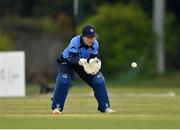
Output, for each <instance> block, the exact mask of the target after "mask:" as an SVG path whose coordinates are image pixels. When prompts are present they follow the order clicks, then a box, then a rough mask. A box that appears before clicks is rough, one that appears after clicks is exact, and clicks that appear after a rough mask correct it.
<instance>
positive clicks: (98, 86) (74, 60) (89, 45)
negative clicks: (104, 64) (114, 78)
mask: <svg viewBox="0 0 180 130" xmlns="http://www.w3.org/2000/svg"><path fill="white" fill-rule="evenodd" d="M98 49H99V44H98V41H97V40H96V32H95V29H94V28H93V27H92V26H90V25H87V26H85V27H84V28H83V29H82V34H81V35H78V36H75V37H74V38H72V40H71V42H70V44H69V45H68V47H67V48H66V49H65V50H64V51H63V53H62V54H60V55H59V56H58V58H57V62H58V65H59V73H58V76H57V78H56V84H55V89H54V95H53V101H52V110H53V114H60V113H61V112H62V111H63V109H64V103H65V100H66V97H67V94H68V90H69V86H70V85H71V80H72V77H71V75H72V74H71V73H72V70H74V71H75V72H76V73H77V74H78V75H79V76H80V77H81V78H82V79H83V80H84V81H85V82H86V83H87V84H88V85H89V86H90V87H91V88H92V89H93V92H94V95H95V98H96V100H97V102H98V110H99V111H100V112H103V113H111V112H114V111H113V110H112V109H111V108H110V103H109V98H108V94H107V90H106V84H105V79H104V77H103V74H102V73H101V72H100V69H101V61H100V60H99V59H98V58H97V56H98Z"/></svg>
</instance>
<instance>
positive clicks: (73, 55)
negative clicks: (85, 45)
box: [68, 52, 80, 64]
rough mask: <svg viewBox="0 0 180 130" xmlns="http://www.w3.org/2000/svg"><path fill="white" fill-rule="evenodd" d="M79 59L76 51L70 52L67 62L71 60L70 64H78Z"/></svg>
mask: <svg viewBox="0 0 180 130" xmlns="http://www.w3.org/2000/svg"><path fill="white" fill-rule="evenodd" d="M79 59H80V58H79V57H78V53H73V52H70V54H69V58H68V61H69V62H71V63H72V64H78V61H79Z"/></svg>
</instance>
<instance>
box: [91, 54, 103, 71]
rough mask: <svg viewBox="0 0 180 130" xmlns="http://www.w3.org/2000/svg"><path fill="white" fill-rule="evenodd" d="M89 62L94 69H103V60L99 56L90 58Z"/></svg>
mask: <svg viewBox="0 0 180 130" xmlns="http://www.w3.org/2000/svg"><path fill="white" fill-rule="evenodd" d="M89 64H90V65H91V66H92V68H93V69H94V70H97V71H99V70H100V69H101V61H100V60H99V59H98V58H97V57H95V58H93V59H90V60H89Z"/></svg>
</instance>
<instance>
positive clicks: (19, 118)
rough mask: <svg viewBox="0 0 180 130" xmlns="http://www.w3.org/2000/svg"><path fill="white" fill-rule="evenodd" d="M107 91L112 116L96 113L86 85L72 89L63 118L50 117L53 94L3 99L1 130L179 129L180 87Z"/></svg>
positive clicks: (126, 88)
mask: <svg viewBox="0 0 180 130" xmlns="http://www.w3.org/2000/svg"><path fill="white" fill-rule="evenodd" d="M28 91H33V90H28ZM108 91H109V93H110V101H111V105H112V108H113V109H114V110H115V111H116V112H115V113H112V114H103V113H100V112H98V111H97V103H96V100H95V98H94V97H93V96H91V95H90V93H91V89H90V88H89V87H87V86H83V87H82V86H81V87H76V86H74V87H73V88H72V89H71V90H70V92H69V95H68V98H67V101H66V105H65V110H64V112H63V113H62V114H60V115H52V114H51V110H50V106H51V100H50V98H51V94H50V95H38V94H28V95H27V96H26V97H25V98H0V128H18V129H19V128H42V129H44V128H50V129H52V128H77V129H81V128H84V129H88V128H90V129H91V128H93V129H97V128H102V129H114V128H116V129H119V128H124V129H125V128H129V129H132V128H136V129H140V128H143V129H148V128H153V129H154V128H157V129H159V128H161V129H171V128H180V88H179V87H133V86H126V87H123V86H121V87H120V86H113V87H109V88H108ZM174 93H175V95H174Z"/></svg>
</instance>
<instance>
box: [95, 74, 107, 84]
mask: <svg viewBox="0 0 180 130" xmlns="http://www.w3.org/2000/svg"><path fill="white" fill-rule="evenodd" d="M103 83H105V79H104V76H103V75H102V73H98V74H97V75H95V76H94V79H93V84H103Z"/></svg>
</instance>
